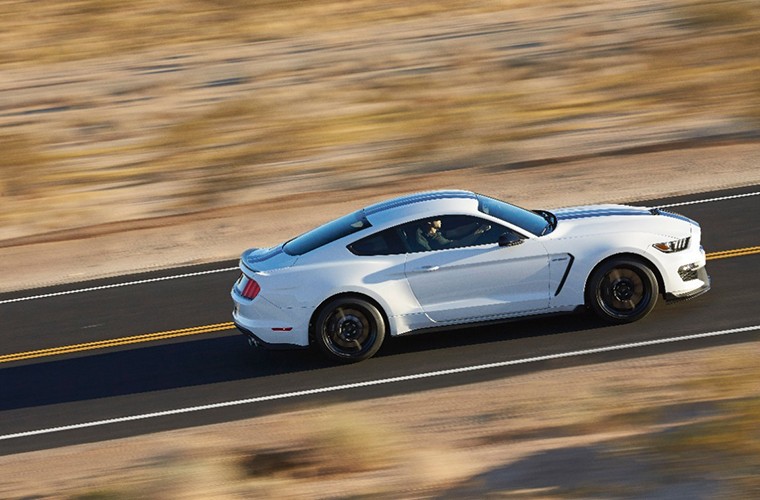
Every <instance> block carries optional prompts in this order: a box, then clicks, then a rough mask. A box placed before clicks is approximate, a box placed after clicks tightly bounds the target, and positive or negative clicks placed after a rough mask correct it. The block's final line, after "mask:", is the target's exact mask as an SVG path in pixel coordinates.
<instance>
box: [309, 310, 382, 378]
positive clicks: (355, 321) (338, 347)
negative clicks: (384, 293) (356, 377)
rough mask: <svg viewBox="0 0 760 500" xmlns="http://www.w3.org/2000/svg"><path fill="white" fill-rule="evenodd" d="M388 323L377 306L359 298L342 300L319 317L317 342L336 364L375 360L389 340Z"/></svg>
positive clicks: (321, 349)
mask: <svg viewBox="0 0 760 500" xmlns="http://www.w3.org/2000/svg"><path fill="white" fill-rule="evenodd" d="M385 329H386V328H385V320H384V319H383V315H382V314H380V311H378V309H377V307H375V306H374V305H373V304H372V303H370V302H368V301H366V300H364V299H361V298H358V297H339V298H336V299H334V300H332V301H330V302H329V303H327V304H326V305H325V306H324V307H323V308H322V309H321V311H320V313H319V315H318V316H317V321H316V323H315V326H314V339H315V342H316V344H317V345H318V346H319V349H320V351H321V352H322V353H323V354H324V355H326V356H327V357H328V358H329V359H331V360H333V361H340V362H342V363H354V362H356V361H362V360H364V359H368V358H371V357H372V356H373V355H374V354H375V353H376V352H377V351H378V349H380V345H382V343H383V339H385Z"/></svg>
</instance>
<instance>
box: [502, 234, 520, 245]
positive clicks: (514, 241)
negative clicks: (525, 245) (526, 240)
mask: <svg viewBox="0 0 760 500" xmlns="http://www.w3.org/2000/svg"><path fill="white" fill-rule="evenodd" d="M522 242H523V239H522V238H520V235H518V234H516V233H512V232H509V233H504V234H502V235H501V236H499V246H500V247H513V246H516V245H519V244H521V243H522Z"/></svg>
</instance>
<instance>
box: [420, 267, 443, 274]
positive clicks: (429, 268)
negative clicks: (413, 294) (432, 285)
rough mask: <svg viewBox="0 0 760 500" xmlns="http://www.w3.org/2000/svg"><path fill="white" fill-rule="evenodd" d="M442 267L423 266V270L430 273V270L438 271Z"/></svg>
mask: <svg viewBox="0 0 760 500" xmlns="http://www.w3.org/2000/svg"><path fill="white" fill-rule="evenodd" d="M440 268H441V267H440V266H422V270H423V271H425V272H428V273H429V272H433V271H437V270H439V269H440Z"/></svg>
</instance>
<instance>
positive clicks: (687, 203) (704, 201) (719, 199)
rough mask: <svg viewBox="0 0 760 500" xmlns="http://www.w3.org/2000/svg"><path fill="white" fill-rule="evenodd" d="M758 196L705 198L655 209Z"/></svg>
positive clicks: (753, 194) (741, 195) (757, 193)
mask: <svg viewBox="0 0 760 500" xmlns="http://www.w3.org/2000/svg"><path fill="white" fill-rule="evenodd" d="M758 195H760V192H755V193H746V194H735V195H732V196H720V197H718V198H707V199H704V200H694V201H684V202H681V203H671V204H669V205H657V208H670V207H682V206H684V205H697V204H699V203H712V202H714V201H724V200H735V199H737V198H746V197H748V196H758Z"/></svg>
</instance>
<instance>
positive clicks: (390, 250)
mask: <svg viewBox="0 0 760 500" xmlns="http://www.w3.org/2000/svg"><path fill="white" fill-rule="evenodd" d="M348 249H349V250H350V251H351V252H352V253H354V254H356V255H396V254H402V253H405V252H406V249H405V247H404V245H403V244H402V243H401V239H400V238H399V236H398V234H397V232H396V230H395V229H386V230H385V231H381V232H379V233H376V234H373V235H370V236H367V237H365V238H362V239H360V240H358V241H355V242H354V243H352V244H350V245H348Z"/></svg>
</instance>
